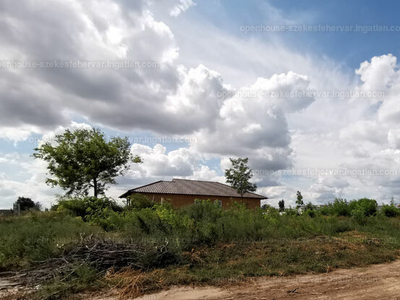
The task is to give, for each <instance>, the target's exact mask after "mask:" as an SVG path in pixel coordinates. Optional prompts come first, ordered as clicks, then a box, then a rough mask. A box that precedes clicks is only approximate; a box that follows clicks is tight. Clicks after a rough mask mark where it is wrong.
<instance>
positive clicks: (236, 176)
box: [225, 157, 257, 198]
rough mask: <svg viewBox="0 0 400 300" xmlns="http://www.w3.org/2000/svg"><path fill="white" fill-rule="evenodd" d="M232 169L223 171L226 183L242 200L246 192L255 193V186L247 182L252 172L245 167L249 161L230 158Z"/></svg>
mask: <svg viewBox="0 0 400 300" xmlns="http://www.w3.org/2000/svg"><path fill="white" fill-rule="evenodd" d="M230 161H231V163H232V168H230V169H226V170H225V177H226V182H227V183H229V184H230V185H231V186H232V188H234V189H235V190H236V191H237V192H238V193H239V194H240V197H242V198H243V195H244V194H245V193H247V192H255V191H256V189H257V186H256V185H255V184H254V183H251V182H250V181H249V180H250V179H251V178H252V177H253V172H252V170H251V169H250V168H249V167H248V166H247V163H248V161H249V159H248V158H247V157H246V158H238V159H233V158H230Z"/></svg>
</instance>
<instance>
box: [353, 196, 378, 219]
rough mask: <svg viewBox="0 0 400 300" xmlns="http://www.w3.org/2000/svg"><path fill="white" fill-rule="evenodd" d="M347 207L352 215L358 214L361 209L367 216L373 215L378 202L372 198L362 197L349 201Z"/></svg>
mask: <svg viewBox="0 0 400 300" xmlns="http://www.w3.org/2000/svg"><path fill="white" fill-rule="evenodd" d="M349 207H350V209H351V214H352V215H354V214H359V213H360V212H361V211H363V212H364V214H365V216H367V217H368V216H373V215H375V213H376V212H377V208H378V204H377V203H376V201H375V200H374V199H368V198H362V199H359V200H357V201H351V202H350V204H349ZM353 211H355V212H353Z"/></svg>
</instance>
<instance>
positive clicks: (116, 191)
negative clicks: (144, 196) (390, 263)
mask: <svg viewBox="0 0 400 300" xmlns="http://www.w3.org/2000/svg"><path fill="white" fill-rule="evenodd" d="M399 6H400V4H399V3H398V1H390V0H387V1H385V5H382V3H379V2H377V1H372V0H371V1H370V0H368V1H367V0H365V1H361V0H360V1H343V0H338V1H316V0H313V1H311V0H305V1H287V0H279V1H278V0H270V1H267V0H264V1H261V0H260V1H256V0H248V1H239V0H229V1H228V0H201V1H200V0H163V1H161V0H136V1H128V0H86V1H81V0H68V1H65V0H20V1H14V0H3V1H1V2H0V95H1V97H0V208H11V207H12V204H13V202H15V201H16V200H17V198H18V197H19V196H24V197H30V198H32V199H33V200H34V201H39V202H41V203H42V204H43V206H44V207H50V206H51V204H54V203H55V202H56V201H57V198H56V195H62V194H63V193H64V192H65V191H62V190H60V189H58V188H51V187H49V186H47V185H46V184H45V180H46V178H47V177H48V174H47V169H46V163H45V162H43V161H40V160H35V159H34V158H33V157H32V154H33V152H34V148H36V147H37V146H38V144H39V143H41V142H43V141H52V140H53V139H54V136H55V135H57V134H61V133H62V132H64V130H65V129H67V128H68V129H70V130H76V129H79V128H91V127H98V128H100V129H101V130H102V131H104V132H105V134H106V135H107V137H111V136H127V137H128V138H129V141H130V142H131V144H132V146H131V152H132V154H134V155H139V156H141V157H142V159H143V163H142V164H132V165H131V168H130V171H129V173H128V174H126V175H125V176H124V177H120V178H118V180H117V181H118V185H115V186H110V187H109V189H108V190H107V192H106V194H107V196H110V197H113V198H115V199H118V196H119V195H121V194H123V193H124V192H125V191H126V190H128V189H131V188H134V187H137V186H140V185H143V184H148V183H151V182H153V181H156V180H170V179H172V178H188V179H198V180H210V181H218V182H225V178H224V170H225V169H226V168H229V167H230V161H229V158H234V157H248V158H249V165H250V167H251V168H252V169H253V173H254V177H253V179H252V180H253V181H254V183H256V184H257V186H258V190H257V192H258V193H260V194H263V195H265V196H267V197H268V198H269V199H268V200H266V201H265V202H264V203H268V204H271V205H277V203H278V201H279V200H281V199H284V200H285V202H286V203H287V205H293V204H294V202H295V198H296V192H297V191H301V192H302V194H303V196H304V200H305V201H306V202H309V201H311V202H312V203H314V204H324V203H327V202H330V201H333V200H334V199H335V198H346V199H349V200H351V199H357V198H361V197H369V198H374V199H376V200H377V201H378V203H379V204H381V203H388V202H389V201H390V200H391V199H394V201H395V202H400V168H399V167H400V122H399V120H400V119H399V118H400V104H399V103H398V101H399V99H398V98H399V96H398V95H399V94H400V93H399V90H400V73H399V66H398V62H397V57H399V56H400V53H399V50H400V38H399V37H400V22H398V13H397V12H398V11H399V8H400V7H399Z"/></svg>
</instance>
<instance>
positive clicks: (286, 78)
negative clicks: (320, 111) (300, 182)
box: [193, 72, 314, 170]
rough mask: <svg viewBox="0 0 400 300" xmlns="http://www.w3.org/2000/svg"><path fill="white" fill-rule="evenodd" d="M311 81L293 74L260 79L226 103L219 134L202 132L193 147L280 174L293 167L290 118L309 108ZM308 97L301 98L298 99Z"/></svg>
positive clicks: (205, 130)
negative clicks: (245, 159)
mask: <svg viewBox="0 0 400 300" xmlns="http://www.w3.org/2000/svg"><path fill="white" fill-rule="evenodd" d="M309 91H310V89H309V81H308V78H307V77H305V76H301V75H298V74H295V73H292V72H289V73H288V74H281V75H274V76H272V77H271V78H270V79H265V78H259V79H258V80H257V81H256V82H255V83H254V84H253V85H252V86H248V87H243V88H241V89H239V90H238V91H234V92H233V91H232V94H233V97H231V98H228V99H227V100H225V101H224V103H223V105H222V107H221V109H220V112H219V116H218V118H217V120H216V125H215V130H210V129H202V130H200V131H199V132H198V133H197V135H196V143H195V144H194V145H193V147H194V148H195V149H196V150H197V151H199V152H206V153H214V154H218V155H224V156H228V155H232V156H248V157H249V158H250V162H251V166H252V167H256V168H259V169H266V170H279V169H285V168H287V167H290V166H291V161H290V154H291V148H290V142H291V139H290V133H289V129H288V125H287V122H286V114H287V113H293V112H296V111H299V110H302V109H304V108H306V107H307V106H308V105H310V104H311V103H312V102H313V101H314V99H313V97H310V96H308V95H309V94H308V93H307V92H309ZM300 93H301V95H305V96H303V97H302V96H300V97H299V96H298V95H300Z"/></svg>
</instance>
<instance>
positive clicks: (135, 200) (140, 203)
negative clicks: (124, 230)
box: [128, 194, 154, 209]
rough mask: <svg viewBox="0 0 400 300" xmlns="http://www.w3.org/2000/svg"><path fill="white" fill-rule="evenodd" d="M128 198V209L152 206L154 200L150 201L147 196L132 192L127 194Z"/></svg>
mask: <svg viewBox="0 0 400 300" xmlns="http://www.w3.org/2000/svg"><path fill="white" fill-rule="evenodd" d="M129 200H130V201H129V202H130V204H129V206H128V208H129V209H144V208H150V207H153V206H154V202H152V201H151V200H150V199H149V197H147V196H146V195H142V194H133V195H131V196H129Z"/></svg>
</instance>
